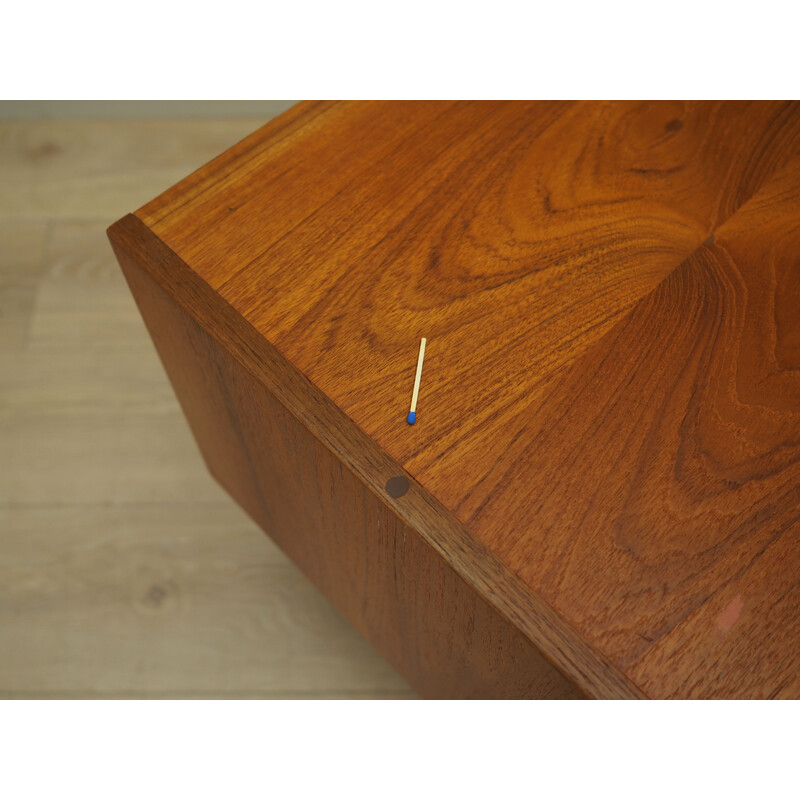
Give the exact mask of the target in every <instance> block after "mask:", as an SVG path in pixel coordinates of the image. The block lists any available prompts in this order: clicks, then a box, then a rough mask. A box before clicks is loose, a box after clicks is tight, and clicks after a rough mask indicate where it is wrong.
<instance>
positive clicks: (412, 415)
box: [408, 411, 417, 425]
mask: <svg viewBox="0 0 800 800" xmlns="http://www.w3.org/2000/svg"><path fill="white" fill-rule="evenodd" d="M416 419H417V414H416V412H415V411H409V412H408V424H409V425H413V424H414V421H415V420H416Z"/></svg>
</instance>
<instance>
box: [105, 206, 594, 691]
mask: <svg viewBox="0 0 800 800" xmlns="http://www.w3.org/2000/svg"><path fill="white" fill-rule="evenodd" d="M112 232H113V236H114V241H115V247H116V250H117V253H118V254H119V257H120V263H121V265H122V267H123V270H124V272H125V275H126V277H127V279H128V282H129V284H130V286H131V290H132V292H133V294H134V296H135V297H136V300H137V303H138V305H139V308H140V310H141V312H142V315H143V317H144V318H145V320H147V325H148V330H149V331H150V334H151V336H152V338H153V342H154V343H155V345H156V348H157V349H158V352H159V354H160V356H161V359H162V361H163V362H164V366H165V367H166V370H167V373H168V374H169V375H170V379H171V381H172V384H173V386H174V387H175V391H176V394H177V395H178V397H179V398H181V402H182V406H183V410H184V413H185V414H186V418H187V420H188V421H189V424H190V425H191V428H192V431H193V433H194V435H195V438H196V439H197V442H198V444H199V445H200V449H201V451H202V453H203V456H204V458H205V460H206V463H207V465H208V467H209V469H210V471H211V473H212V474H213V475H214V476H215V477H216V478H217V480H218V481H219V482H220V483H221V484H222V486H223V487H225V488H226V489H227V490H228V491H229V492H230V494H231V495H232V496H233V497H234V498H235V499H236V500H237V501H238V502H239V504H240V505H241V506H242V508H244V509H245V510H246V511H247V512H248V513H249V514H250V516H251V517H252V518H253V519H255V520H256V521H257V522H258V523H259V524H260V525H261V526H262V527H263V528H264V530H266V531H267V532H268V533H269V534H270V536H272V538H273V539H274V540H275V541H276V542H277V543H278V544H279V545H280V546H281V548H282V549H283V550H284V551H285V552H286V553H287V554H288V555H289V556H290V557H291V558H292V560H293V561H294V562H295V563H296V564H298V565H299V566H300V567H301V569H302V570H303V571H304V572H305V573H306V574H307V575H308V576H309V577H310V578H311V579H312V580H313V581H314V583H315V584H316V585H317V586H318V587H319V588H320V589H321V590H322V591H323V592H324V593H325V594H326V596H328V597H329V598H330V599H331V600H332V602H333V603H334V605H336V607H337V608H338V609H339V610H340V611H341V612H342V613H343V614H344V615H345V616H346V617H347V618H348V619H349V620H350V621H351V622H352V623H353V625H355V627H356V628H357V629H358V630H360V631H361V632H362V633H363V634H364V635H365V636H366V637H367V638H368V639H369V640H370V641H371V642H372V644H373V645H374V646H375V648H376V649H377V650H378V651H379V652H380V653H382V654H383V655H384V656H385V657H386V658H387V659H388V660H389V661H390V663H392V664H394V665H395V666H396V667H397V668H398V669H399V671H400V672H401V674H403V675H404V676H405V677H406V678H407V679H408V680H409V681H410V682H411V683H412V685H414V686H415V687H416V688H417V690H418V691H420V692H421V693H422V694H423V695H424V696H429V697H439V698H450V697H466V698H469V697H478V698H485V697H509V696H512V697H536V698H548V697H558V698H565V697H578V696H580V695H579V693H578V692H577V691H576V689H575V687H574V686H573V685H572V684H571V683H570V682H568V681H567V680H566V678H564V677H563V675H562V674H561V673H559V672H558V671H557V670H556V669H554V668H553V667H552V666H551V665H550V664H549V663H548V662H547V661H546V660H545V658H544V657H543V656H542V654H541V652H540V651H539V650H538V649H537V648H536V647H535V646H534V645H533V644H532V643H531V641H530V639H528V638H527V637H526V636H525V635H524V634H523V633H522V632H521V631H520V630H519V628H518V627H517V626H515V625H514V624H512V623H511V622H510V621H508V620H507V619H504V618H502V617H500V616H499V615H498V614H497V613H496V612H495V611H494V609H493V608H492V607H491V606H490V604H489V603H487V602H486V601H485V600H484V599H482V597H481V594H480V593H479V592H477V591H476V590H475V589H473V588H472V587H471V586H470V585H469V584H468V583H466V582H465V581H464V580H463V579H462V578H460V577H459V575H458V573H457V572H456V570H455V569H453V567H451V566H450V565H449V564H447V563H446V561H445V560H443V559H442V558H440V557H439V556H438V555H437V554H436V552H435V551H434V550H433V549H431V547H430V546H429V545H428V544H427V543H426V542H425V541H424V539H423V538H422V537H420V536H419V535H418V534H417V533H416V531H415V530H414V528H413V527H411V526H410V525H408V524H407V523H406V522H405V521H404V520H403V515H401V514H398V513H397V512H396V511H395V510H394V509H393V508H392V507H391V505H390V504H388V503H386V502H385V501H384V496H385V495H386V494H387V492H386V490H385V489H384V487H381V489H383V491H382V492H381V493H380V494H379V493H377V492H375V491H370V488H373V489H374V487H367V486H365V485H364V483H363V482H362V481H361V480H360V478H359V477H358V476H357V475H356V474H354V472H353V471H352V470H351V469H349V468H348V466H347V465H346V460H345V459H341V458H339V457H338V455H337V453H336V452H334V451H333V450H332V449H331V448H330V447H329V446H327V443H323V441H321V440H320V439H319V438H317V436H315V435H314V432H312V431H313V430H314V428H315V426H313V425H312V426H307V425H306V424H305V422H306V421H305V420H303V421H301V420H298V419H297V417H296V416H295V414H296V409H297V408H299V407H300V405H301V404H302V407H303V408H305V409H309V410H310V409H314V408H315V409H316V411H317V414H318V416H320V417H328V419H327V420H326V427H328V428H329V430H331V431H335V429H336V427H337V426H339V425H341V424H342V423H343V422H344V421H343V420H341V418H340V417H341V415H340V414H337V412H336V410H335V409H333V408H330V407H329V406H328V404H327V403H326V402H325V399H324V398H321V397H315V396H314V393H313V392H312V391H310V388H309V387H308V386H307V385H305V384H304V381H303V379H302V377H301V376H298V375H296V374H292V372H291V368H290V367H289V366H288V365H286V364H285V363H283V362H282V359H281V358H280V357H279V356H277V354H275V353H271V352H270V350H269V348H268V347H266V346H265V343H264V342H263V340H259V339H258V338H254V337H253V336H252V334H251V332H250V331H248V330H247V329H246V328H245V329H242V323H241V322H240V321H239V320H237V319H236V318H235V317H231V316H230V315H229V314H226V313H225V310H224V309H223V308H222V307H221V304H222V301H221V300H219V298H216V299H215V298H214V297H213V296H211V295H210V294H209V293H208V290H207V287H204V286H203V285H202V284H201V283H200V282H199V281H198V280H197V278H196V276H193V275H192V274H190V272H189V270H188V268H187V267H186V266H185V265H184V264H182V263H180V262H178V260H177V259H176V257H175V256H174V255H173V254H172V253H171V252H170V251H169V250H168V249H167V248H166V247H164V245H163V244H162V243H161V242H160V241H158V240H157V239H155V237H153V236H152V235H149V236H148V232H147V231H146V229H144V230H143V226H142V225H141V223H139V222H138V220H136V219H135V218H134V217H129V218H127V219H126V220H124V221H123V223H122V224H121V225H118V226H117V227H116V228H113V229H112ZM142 264H148V265H151V267H152V266H153V265H158V267H159V268H156V269H153V268H151V269H150V270H147V269H144V270H143V269H141V265H142ZM178 287H180V288H178ZM176 295H177V296H178V297H180V298H181V299H182V300H183V301H187V300H188V301H189V307H188V309H184V308H182V307H181V306H180V305H179V303H178V302H176V300H175V296H176ZM204 299H207V300H208V303H207V304H206V303H204V302H203V300H204ZM201 308H202V309H204V311H201V310H200V309H201ZM206 314H213V316H211V317H210V318H209V317H205V315H206ZM204 323H205V324H211V325H213V328H214V334H215V335H214V336H212V335H210V334H209V333H207V332H206V331H205V330H204V327H203V325H204ZM229 325H230V327H229ZM275 386H279V387H280V393H281V395H282V398H281V399H283V400H285V399H286V395H287V392H288V391H292V390H293V392H294V394H295V397H294V398H293V402H290V403H287V404H284V403H282V402H280V401H279V400H278V399H276V397H275V395H274V394H273V393H272V392H271V391H270V389H271V388H272V387H275ZM289 409H291V410H289ZM318 422H319V421H318ZM349 445H350V447H349V457H350V458H351V459H354V460H363V459H365V458H372V463H371V464H370V467H371V469H372V471H373V477H377V478H378V480H379V481H381V482H382V483H384V484H386V483H388V481H389V480H391V479H392V477H394V478H397V477H400V476H391V477H389V478H388V479H384V478H383V477H382V472H381V469H380V467H381V466H383V465H380V461H381V458H380V454H377V453H373V452H371V448H370V447H369V445H368V444H367V443H364V442H359V441H357V440H353V441H351V442H350V443H349ZM379 465H380V466H379ZM387 474H390V475H391V470H389V473H387ZM403 488H404V491H402V490H401V491H399V492H395V493H393V494H395V495H396V496H395V497H393V498H392V499H393V501H394V502H395V503H396V504H398V505H400V506H402V505H404V503H405V504H406V505H407V506H411V508H413V505H414V502H413V497H414V494H415V493H416V488H412V487H411V485H410V482H409V481H406V482H405V484H404V487H403ZM408 492H410V493H411V495H410V497H409V498H408V499H410V500H411V501H412V502H411V503H406V501H404V499H403V498H404V497H405V496H406V493H408ZM407 510H408V509H407Z"/></svg>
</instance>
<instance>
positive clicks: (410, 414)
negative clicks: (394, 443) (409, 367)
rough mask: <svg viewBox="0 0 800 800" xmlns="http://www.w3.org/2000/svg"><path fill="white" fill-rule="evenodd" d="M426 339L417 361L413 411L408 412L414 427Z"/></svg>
mask: <svg viewBox="0 0 800 800" xmlns="http://www.w3.org/2000/svg"><path fill="white" fill-rule="evenodd" d="M427 341H428V340H427V339H424V338H423V340H422V341H421V342H420V343H419V358H418V359H417V377H416V378H414V394H412V395H411V411H409V412H408V424H409V425H413V424H414V422H415V421H416V419H417V397H418V396H419V381H420V378H421V377H422V361H423V359H424V358H425V343H426V342H427Z"/></svg>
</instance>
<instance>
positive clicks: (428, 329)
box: [120, 102, 800, 696]
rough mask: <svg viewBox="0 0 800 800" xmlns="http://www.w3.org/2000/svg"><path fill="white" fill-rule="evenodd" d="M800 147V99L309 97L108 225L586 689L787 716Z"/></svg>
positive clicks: (791, 675)
mask: <svg viewBox="0 0 800 800" xmlns="http://www.w3.org/2000/svg"><path fill="white" fill-rule="evenodd" d="M798 155H800V107H798V105H797V104H794V103H777V102H776V103H772V102H770V103H707V102H704V103H642V102H635V103H531V104H528V103H433V104H431V103H425V104H394V103H388V104H386V103H385V104H376V103H364V104H362V103H339V104H313V103H312V104H301V105H300V106H298V107H296V108H295V109H293V110H292V111H291V112H290V113H289V114H288V115H284V117H283V118H279V119H278V120H276V121H275V122H274V123H272V125H271V126H268V127H267V128H265V129H264V130H263V131H260V132H256V133H255V134H254V135H253V136H251V137H249V138H248V139H247V140H245V141H244V142H242V143H241V144H240V145H238V146H237V147H235V148H233V149H232V150H230V151H229V152H228V153H226V154H224V155H223V156H221V157H220V158H219V159H217V160H216V161H215V162H212V163H211V164H209V165H208V166H207V167H206V168H204V169H202V170H200V171H199V172H198V173H195V174H194V175H193V176H190V178H188V179H187V180H186V181H185V182H183V183H182V184H178V185H177V186H176V187H174V188H173V189H172V190H170V191H168V192H166V193H165V194H164V195H163V196H162V197H160V198H158V199H157V200H155V201H153V202H152V203H151V204H149V205H148V206H145V207H144V208H143V209H141V210H140V211H139V212H137V213H138V217H139V219H140V220H141V221H142V222H143V223H145V224H146V226H147V231H145V230H141V231H138V232H137V231H136V229H135V228H134V227H132V224H131V223H128V228H127V229H126V231H125V232H126V236H127V238H128V239H129V240H133V239H137V238H138V239H146V238H147V236H148V235H149V232H152V233H153V234H155V235H156V236H157V237H158V238H159V239H160V240H161V241H162V242H164V243H165V244H166V245H167V246H168V247H169V248H170V250H171V251H172V252H173V253H174V254H175V256H176V257H177V260H176V262H175V263H179V264H185V265H188V270H186V272H185V273H184V271H182V270H177V268H176V270H177V272H176V274H178V275H179V276H180V277H179V278H175V277H173V278H170V277H169V276H166V277H164V276H162V277H161V278H159V279H158V281H159V282H160V283H161V284H162V285H164V286H165V287H166V288H168V290H169V291H170V292H171V293H172V294H173V296H174V297H175V298H176V299H177V300H178V302H179V303H180V304H181V305H182V306H183V307H184V308H187V309H189V310H190V313H191V314H193V315H194V316H195V318H197V319H198V322H199V323H200V326H201V327H202V328H203V329H204V330H206V331H208V332H210V333H212V335H213V336H215V337H217V338H218V339H220V340H221V341H222V344H223V346H224V348H225V349H226V350H228V351H229V352H237V353H238V354H237V355H236V358H237V360H238V361H239V362H240V363H243V362H244V361H247V359H248V356H247V354H246V353H243V352H242V349H244V350H247V349H249V350H250V351H252V352H259V354H261V355H263V349H262V348H263V347H266V346H268V345H269V346H270V347H271V346H274V348H275V350H276V354H275V359H273V360H275V363H276V364H278V363H280V364H281V366H280V368H279V369H278V372H280V373H281V374H280V375H279V376H278V378H276V379H275V385H274V386H271V387H270V391H271V392H272V393H273V394H274V395H275V396H276V397H277V398H278V399H279V402H280V403H281V404H282V405H283V406H284V407H286V408H288V409H289V410H290V412H291V413H292V414H294V415H297V417H298V419H300V420H301V421H302V422H303V424H304V425H305V426H306V428H308V429H309V430H310V431H312V433H313V434H314V435H315V436H316V437H317V438H320V439H321V440H322V441H326V437H328V439H331V438H332V439H336V441H335V442H328V445H329V447H330V448H331V449H332V450H333V452H334V453H335V454H336V455H337V457H338V458H339V459H340V460H342V461H344V462H345V463H348V464H351V465H353V464H354V463H355V462H358V461H359V458H362V457H361V456H354V455H353V447H354V446H356V445H355V443H356V442H362V443H363V444H364V448H365V450H366V451H367V452H368V453H369V456H368V458H367V457H366V456H364V457H363V458H365V459H366V460H367V461H369V462H370V463H367V464H361V465H358V464H356V466H354V467H353V469H354V471H355V473H356V475H357V476H358V477H359V478H360V479H361V480H362V481H363V482H365V483H366V484H367V485H368V486H371V487H372V489H373V491H374V492H375V493H377V494H378V496H380V491H381V486H380V480H379V477H388V476H383V475H381V476H379V474H377V473H376V472H375V469H374V464H373V463H372V461H371V460H374V459H378V458H383V459H385V461H384V462H383V463H384V464H386V465H387V466H390V465H395V468H400V469H402V470H403V471H405V473H406V474H407V475H408V476H410V477H411V478H412V479H413V481H414V485H415V487H417V488H418V489H419V493H424V496H425V497H426V503H428V504H433V505H435V507H436V509H437V517H438V519H437V524H439V525H440V526H442V527H441V528H440V529H439V530H438V531H437V529H436V525H434V524H431V525H423V524H420V521H419V519H411V520H406V523H407V524H410V527H412V528H413V529H414V530H416V531H417V532H418V533H420V535H421V536H422V537H423V539H425V540H426V541H429V542H430V543H431V544H432V545H433V547H434V549H436V550H437V552H439V554H440V555H441V556H442V557H443V558H445V559H446V560H447V561H448V563H450V564H451V565H452V566H453V567H454V568H455V569H456V571H457V572H458V573H459V574H460V575H461V576H462V577H463V578H464V580H465V581H467V583H469V584H470V585H471V586H473V588H475V589H476V591H478V592H479V594H481V595H482V596H484V597H485V598H489V602H490V604H491V605H492V606H493V607H494V608H495V609H496V610H497V611H498V613H500V614H501V615H502V616H503V617H505V618H509V619H513V620H514V622H515V624H516V625H517V626H518V627H520V629H522V630H523V631H524V632H525V635H526V636H527V637H528V638H529V639H530V640H531V641H532V642H534V643H535V644H536V646H537V647H539V648H540V649H541V650H542V651H543V652H544V653H545V655H546V656H547V658H549V659H550V660H552V661H553V663H555V664H556V665H557V666H558V668H559V669H561V670H562V671H563V672H564V673H565V674H567V675H569V676H570V677H571V678H572V679H573V680H574V681H575V682H576V684H577V685H578V686H580V688H581V689H582V690H583V691H585V692H586V693H587V694H589V695H591V696H636V695H638V694H640V693H645V694H647V695H649V696H755V695H760V694H766V695H770V694H777V695H781V696H782V695H793V694H795V695H796V694H797V684H796V678H795V676H796V673H797V663H798V662H797V659H798V658H799V657H800V655H799V652H800V649H799V648H798V647H797V637H796V631H795V628H794V627H793V624H794V623H793V622H792V619H793V616H792V615H794V616H795V617H796V616H797V610H798V608H797V596H796V594H795V593H794V589H793V587H794V583H793V582H792V581H793V578H792V576H793V575H794V574H796V573H797V570H796V560H793V558H792V553H793V552H794V550H793V549H792V543H793V540H794V538H795V537H794V536H793V533H794V532H795V531H796V527H795V526H796V519H797V513H798V496H797V487H798V473H797V469H796V457H797V450H796V442H797V439H798V430H800V428H798V418H797V410H798V409H797V407H796V405H795V403H796V399H797V396H798V394H797V389H798V386H797V382H796V381H797V362H796V360H795V359H796V347H797V337H798V335H800V334H798V329H799V325H798V305H797V302H796V295H797V289H796V273H795V270H796V263H797V262H796V258H795V256H794V254H795V253H796V249H797V240H796V238H795V237H794V234H793V231H794V230H796V229H797V228H798V227H800V226H798V224H797V223H798V213H797V196H798V194H799V193H800V192H799V191H798V187H797V185H796V180H795V177H794V176H795V174H796V164H797V161H796V160H795V159H797V157H798ZM120 235H122V234H120ZM127 246H128V248H129V249H130V248H131V247H133V244H131V243H130V242H129V243H128V244H127ZM149 258H152V254H147V253H141V255H140V257H139V260H138V262H137V263H139V264H140V265H141V266H143V267H145V268H149V267H148V266H147V264H146V262H147V260H148V259H149ZM160 258H161V260H162V261H163V260H164V259H165V258H166V256H163V255H162V256H160ZM793 259H794V260H793ZM159 269H161V268H159ZM161 271H162V272H163V269H161ZM191 275H195V276H197V277H199V278H201V279H202V281H203V282H204V284H202V286H201V287H200V288H198V287H197V286H196V285H195V283H194V282H193V279H192V278H191ZM765 282H766V285H767V287H768V288H766V289H765V288H764V285H765ZM203 287H205V288H203ZM217 299H221V300H223V301H225V303H226V304H227V305H224V306H220V305H219V304H218V302H217ZM211 307H213V308H215V309H216V311H217V316H215V315H211V314H209V313H208V311H207V310H204V309H208V308H211ZM222 308H224V309H226V310H225V312H224V314H225V315H227V316H226V318H229V322H228V323H226V324H225V326H224V329H225V331H226V332H225V333H224V334H221V333H217V332H216V329H217V328H218V327H219V326H220V325H221V324H222V323H221V322H220V321H219V314H222V313H223V312H222V310H221V309H222ZM243 323H247V324H246V325H243ZM244 331H247V333H244ZM421 336H425V337H427V338H428V343H429V344H428V350H427V352H426V362H425V375H424V379H423V388H422V392H421V395H420V404H419V409H418V416H417V424H416V425H415V426H413V427H409V426H407V425H405V424H404V417H405V410H406V406H407V401H408V392H409V390H410V386H411V383H412V382H413V372H414V366H415V355H416V347H417V346H418V342H419V338H420V337H421ZM235 337H240V338H242V342H244V341H245V340H246V341H247V344H246V345H244V344H241V345H234V344H232V340H233V339H234V338H235ZM262 342H263V343H264V344H263V345H262V344H260V343H262ZM278 356H279V357H280V359H278ZM271 358H272V356H271ZM276 359H277V360H276ZM281 359H282V360H281ZM248 368H249V369H254V368H251V367H248ZM292 370H294V371H295V372H297V373H298V374H300V375H302V376H304V379H305V380H307V382H308V387H311V388H308V387H305V388H304V389H303V390H302V391H301V392H299V394H298V393H297V392H295V390H292V391H288V393H287V392H286V390H282V389H281V388H280V385H279V384H280V383H281V380H284V381H287V380H290V378H288V377H287V376H289V375H291V374H293V372H292ZM262 380H266V379H264V378H263V376H262ZM303 385H304V386H305V384H303ZM312 388H313V392H312V390H311V389H312ZM282 391H284V392H285V393H284V394H281V392H282ZM312 400H313V402H315V403H316V402H319V403H321V402H323V400H324V402H326V403H329V404H330V408H331V409H335V410H336V411H338V412H339V414H340V416H338V417H337V416H336V414H335V413H334V412H333V411H331V416H330V419H327V420H326V422H325V425H322V424H320V421H319V419H318V417H317V416H315V414H314V413H311V412H309V411H308V405H309V404H310V403H312ZM326 426H328V427H331V428H332V429H333V430H334V433H332V434H331V433H326ZM348 426H350V427H348ZM337 437H338V438H337ZM348 437H349V438H348ZM353 437H355V438H353ZM359 437H361V438H359ZM198 438H200V439H201V441H202V436H198ZM230 446H231V447H232V445H230ZM225 457H226V458H228V459H229V462H230V464H231V468H232V469H233V466H234V465H236V468H237V469H240V470H241V469H242V466H241V463H240V462H241V454H240V453H236V452H229V453H227V454H226V456H225ZM220 458H222V455H220ZM210 460H211V459H210ZM226 463H227V462H226ZM237 480H238V479H237ZM243 480H244V478H243ZM442 531H444V532H442ZM465 552H466V553H468V557H463V554H464V553H465ZM777 553H780V554H781V556H780V559H779V560H776V561H775V562H774V563H773V561H772V560H773V559H777V555H776V554H777ZM767 564H772V566H771V568H769V569H768V568H767V567H766V565H767ZM487 565H488V566H487ZM776 570H777V571H778V572H779V573H780V574H777V573H776V572H775V571H776ZM784 570H785V571H784ZM498 576H500V577H498ZM773 586H774V587H775V590H774V592H773V590H772V587H773ZM498 587H500V588H498ZM777 587H783V589H782V593H781V594H780V595H778V594H776V592H777V591H778V588H777ZM730 593H732V594H730ZM729 595H730V596H729ZM720 604H721V605H720ZM522 606H524V608H525V611H524V612H522V613H520V611H519V609H520V607H522ZM515 609H516V610H515ZM768 621H769V623H770V624H769V625H768V624H767V622H768ZM712 622H713V624H712ZM776 625H777V630H778V631H780V634H775V630H776V627H775V626H776ZM711 628H713V629H714V631H715V633H714V634H713V636H714V637H716V638H709V636H710V634H709V633H708V631H709V630H710V629H711ZM784 635H786V636H788V637H789V638H788V640H785V639H783V638H782V637H783V636H784ZM775 636H779V637H781V643H777V640H776V639H774V637H775ZM759 647H761V648H763V653H764V655H763V657H758V658H754V657H753V656H752V653H753V651H754V649H755V650H758V648H759ZM748 654H749V655H748ZM576 664H579V665H580V667H579V668H578V667H576Z"/></svg>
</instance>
